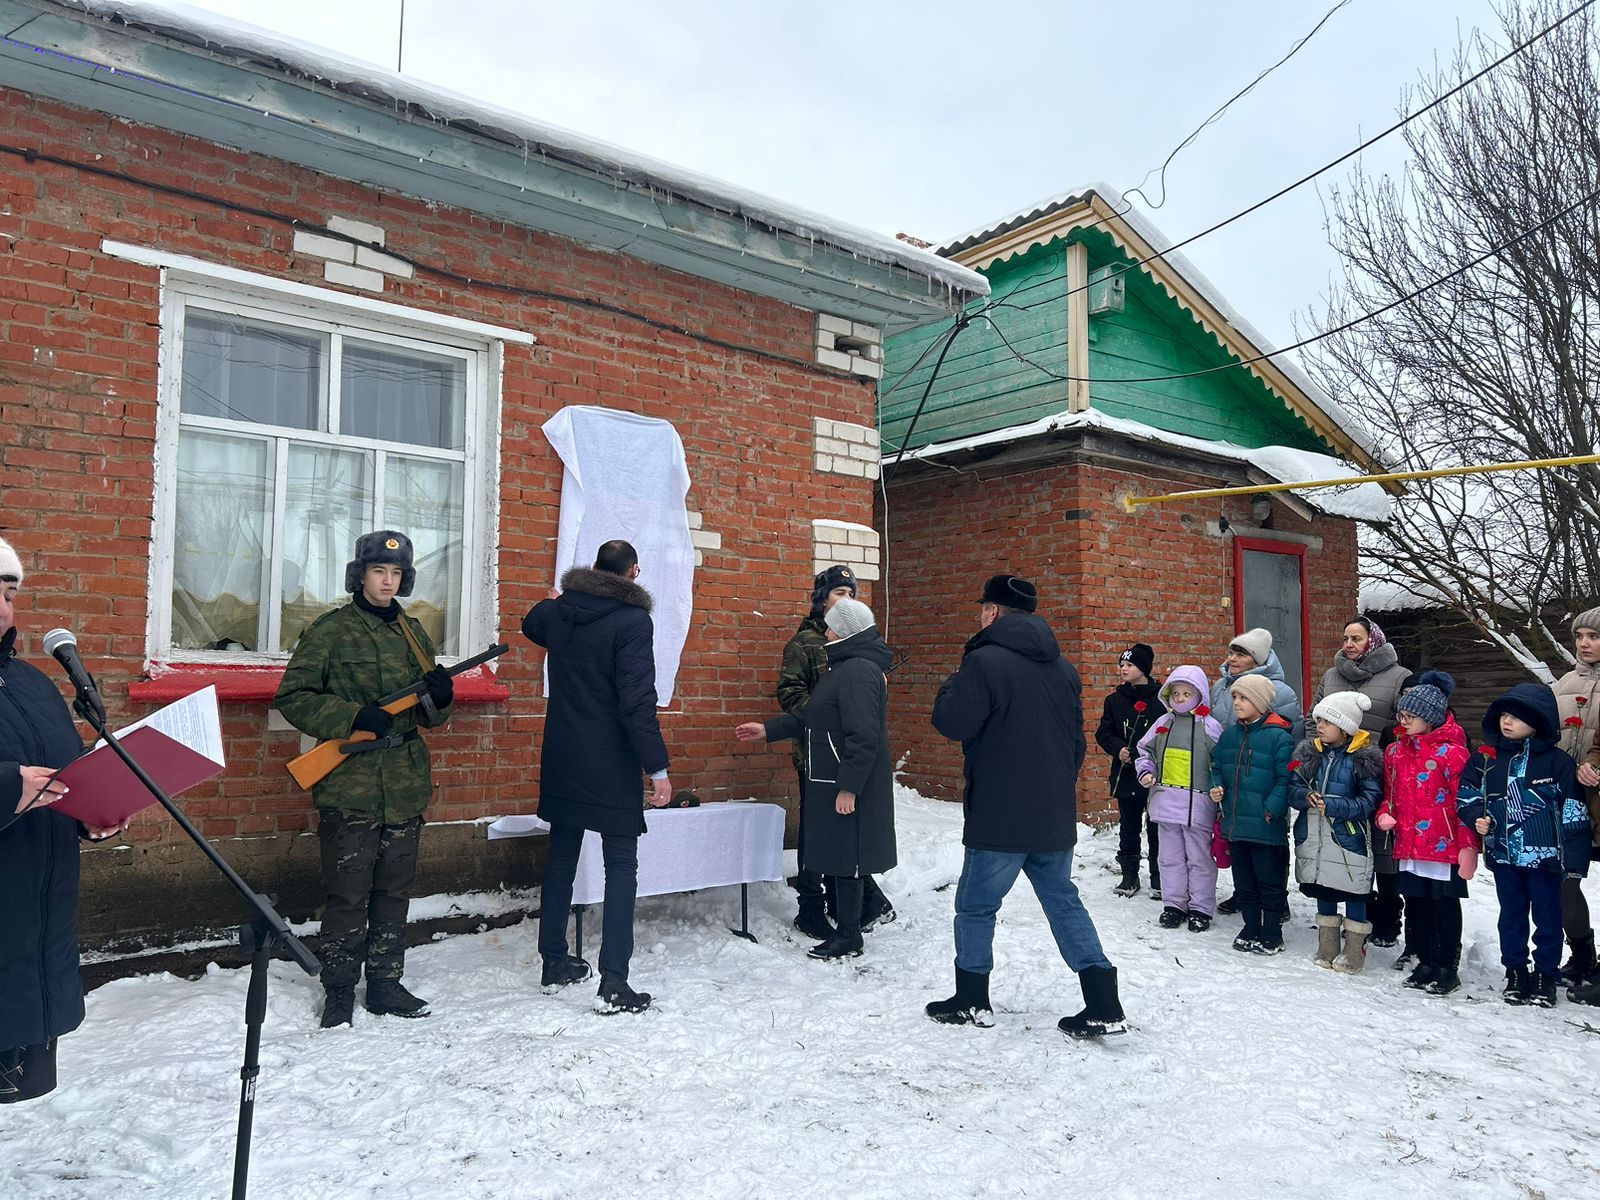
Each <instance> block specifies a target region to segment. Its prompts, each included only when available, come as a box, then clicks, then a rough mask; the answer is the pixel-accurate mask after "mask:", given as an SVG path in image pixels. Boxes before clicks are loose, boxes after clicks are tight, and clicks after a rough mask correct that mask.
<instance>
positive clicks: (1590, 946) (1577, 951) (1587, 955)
mask: <svg viewBox="0 0 1600 1200" xmlns="http://www.w3.org/2000/svg"><path fill="white" fill-rule="evenodd" d="M1568 944H1569V945H1570V946H1571V947H1572V953H1570V954H1569V955H1567V961H1566V962H1564V963H1562V964H1561V978H1562V979H1563V980H1564V981H1565V982H1566V984H1567V986H1568V987H1569V988H1570V987H1576V986H1577V985H1578V984H1580V983H1582V982H1584V981H1585V980H1586V979H1588V978H1589V977H1590V976H1591V975H1593V974H1594V971H1595V960H1594V933H1593V932H1590V934H1589V935H1588V936H1587V937H1582V938H1574V939H1572V940H1571V941H1570V942H1569V943H1568Z"/></svg>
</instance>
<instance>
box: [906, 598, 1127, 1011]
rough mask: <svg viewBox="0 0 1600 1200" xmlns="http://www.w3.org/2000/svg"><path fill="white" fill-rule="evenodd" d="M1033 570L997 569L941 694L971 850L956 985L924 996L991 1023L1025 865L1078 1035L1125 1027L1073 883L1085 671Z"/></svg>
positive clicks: (960, 909) (959, 890)
mask: <svg viewBox="0 0 1600 1200" xmlns="http://www.w3.org/2000/svg"><path fill="white" fill-rule="evenodd" d="M1038 602H1039V599H1038V591H1037V590H1036V589H1035V588H1034V586H1033V584H1031V583H1029V582H1028V581H1027V580H1026V579H1019V578H1017V577H1016V576H1014V575H996V576H994V577H993V578H991V579H990V580H989V582H988V583H987V584H985V585H984V589H983V596H982V598H981V600H980V601H979V604H980V616H979V624H980V629H979V631H978V633H977V634H976V636H974V637H973V638H972V639H971V640H970V641H968V642H967V645H966V649H965V651H964V652H963V654H962V660H961V669H960V670H958V671H957V672H956V673H955V674H954V675H951V676H950V678H948V679H946V680H945V682H944V686H942V687H941V688H940V689H939V696H938V699H936V700H935V701H934V704H933V725H934V728H936V729H937V730H938V731H939V732H940V733H942V734H944V736H945V737H947V738H950V739H951V740H953V741H959V742H960V743H961V749H962V753H963V755H964V756H965V758H966V781H967V786H966V798H965V807H966V824H965V828H964V830H963V834H962V839H961V840H962V844H963V845H965V846H966V861H965V862H964V863H963V865H962V868H961V879H960V882H959V883H957V885H956V920H955V941H956V994H955V995H954V996H952V997H950V998H949V999H948V1000H942V1001H936V1002H935V1003H933V1004H930V1005H928V1006H927V1012H928V1015H929V1016H930V1017H932V1018H933V1019H934V1020H935V1021H940V1022H944V1023H946V1024H973V1025H992V1024H994V1012H993V1009H992V1008H991V1006H990V1004H989V972H990V970H991V969H992V968H993V966H994V957H993V945H994V922H995V914H996V913H998V912H999V911H1000V904H1001V902H1002V901H1003V900H1004V899H1005V897H1006V893H1008V892H1009V891H1010V890H1011V887H1012V885H1013V884H1014V883H1016V880H1017V875H1018V874H1019V873H1024V874H1026V875H1027V876H1028V882H1029V883H1031V884H1032V885H1033V890H1034V894H1035V895H1037V896H1038V898H1039V903H1040V905H1041V906H1042V907H1043V908H1044V911H1045V916H1046V917H1047V918H1048V919H1049V921H1050V931H1051V933H1052V934H1054V935H1055V939H1056V945H1057V947H1058V948H1059V949H1060V951H1061V956H1062V957H1063V958H1064V959H1066V962H1067V965H1068V966H1069V967H1071V968H1072V969H1073V970H1074V971H1075V972H1077V974H1078V980H1079V983H1080V984H1081V986H1082V988H1083V1000H1084V1008H1083V1011H1081V1012H1079V1013H1077V1014H1075V1015H1073V1016H1070V1017H1063V1018H1062V1019H1061V1021H1060V1029H1061V1030H1062V1032H1063V1033H1066V1034H1067V1035H1068V1036H1070V1037H1078V1038H1085V1037H1101V1036H1103V1035H1105V1034H1108V1033H1123V1032H1125V1031H1126V1030H1127V1024H1126V1022H1125V1020H1124V1017H1123V1013H1122V1005H1121V1003H1120V1001H1119V1000H1118V999H1117V969H1116V968H1115V967H1114V966H1112V965H1111V963H1110V962H1109V961H1108V960H1107V958H1106V956H1105V952H1104V951H1103V950H1102V949H1101V948H1100V935H1099V934H1098V933H1097V932H1096V931H1095V927H1094V921H1093V920H1092V919H1091V918H1090V916H1089V913H1088V911H1087V910H1086V909H1085V908H1084V906H1083V900H1082V899H1081V898H1080V897H1079V895H1078V889H1077V887H1076V886H1074V884H1073V882H1072V848H1073V846H1074V845H1075V844H1076V843H1077V838H1078V800H1077V786H1078V772H1079V770H1080V769H1081V768H1082V766H1083V756H1084V753H1085V751H1086V750H1087V748H1088V741H1087V739H1086V738H1085V737H1084V736H1083V699H1082V688H1081V685H1080V684H1079V682H1078V672H1077V671H1076V670H1074V669H1073V667H1072V664H1071V663H1069V662H1067V661H1066V660H1065V659H1064V658H1062V657H1061V647H1060V646H1059V645H1058V644H1057V642H1056V636H1055V634H1054V633H1053V632H1051V629H1050V626H1049V625H1048V624H1047V623H1046V622H1045V620H1044V618H1043V617H1040V616H1038V615H1036V614H1035V612H1034V610H1035V609H1036V608H1037V607H1038Z"/></svg>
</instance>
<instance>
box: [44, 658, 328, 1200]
mask: <svg viewBox="0 0 1600 1200" xmlns="http://www.w3.org/2000/svg"><path fill="white" fill-rule="evenodd" d="M99 701H100V698H99V696H98V695H96V694H95V693H94V692H93V691H90V690H87V689H83V690H80V691H79V693H78V703H76V704H74V705H73V707H74V708H75V709H76V710H77V711H78V713H79V715H80V716H82V717H83V718H84V719H85V720H87V721H88V722H89V724H90V725H92V726H93V727H94V729H95V732H97V733H98V734H99V735H100V736H101V737H103V738H105V740H106V745H108V746H110V747H111V749H112V750H113V751H114V752H115V753H116V756H117V757H118V758H120V759H121V760H122V761H123V762H124V763H126V764H127V766H128V769H129V770H130V771H132V772H133V773H134V775H136V776H137V777H138V779H139V782H140V783H142V784H144V786H145V789H146V790H147V791H148V792H149V793H150V794H151V795H152V796H154V797H155V798H156V799H157V800H158V801H160V802H161V807H162V808H164V809H166V810H167V813H168V814H169V815H170V816H171V817H172V819H173V820H174V821H176V822H177V823H178V827H179V828H180V829H182V830H183V831H184V832H185V833H186V834H188V835H189V837H190V839H191V840H193V842H194V844H195V845H196V846H199V847H200V849H201V851H202V852H203V853H204V854H205V856H206V857H207V858H209V859H210V860H211V865H212V866H214V867H216V868H217V870H219V871H221V872H222V875H223V878H225V879H226V880H227V881H228V882H229V883H231V884H232V885H233V888H234V890H235V891H237V892H238V893H239V895H240V896H242V897H243V898H244V902H245V905H246V906H247V907H248V908H249V909H250V920H249V922H248V923H247V924H244V925H241V926H239V944H240V945H242V946H243V947H244V948H245V950H246V952H247V953H248V954H249V955H250V990H249V992H248V993H247V995H246V997H245V1003H244V1024H245V1039H244V1066H243V1067H241V1068H240V1070H239V1129H238V1136H237V1139H236V1141H235V1143H234V1152H233V1195H234V1200H244V1195H245V1190H246V1186H247V1183H248V1180H249V1176H250V1134H251V1131H252V1127H253V1125H254V1121H255V1108H256V1080H257V1079H258V1078H259V1077H260V1075H261V1060H260V1052H261V1025H262V1022H263V1021H264V1020H265V1019H266V1015H267V966H268V963H269V962H270V961H271V959H272V952H273V951H274V950H275V949H277V948H278V947H280V946H281V947H282V948H283V949H284V950H285V951H287V952H288V955H289V957H290V958H292V959H294V961H295V962H297V963H299V964H300V968H301V970H303V971H305V973H306V974H307V975H316V974H317V973H319V972H320V971H321V970H322V964H321V963H320V962H318V961H317V957H316V955H314V954H312V953H311V951H310V950H308V949H306V946H305V944H304V943H303V942H301V941H300V939H299V938H297V937H295V935H294V934H293V933H291V932H290V931H289V926H288V924H287V923H286V922H285V921H284V919H283V917H282V916H281V915H280V914H279V913H278V910H277V909H275V908H273V907H272V902H271V901H270V900H269V899H268V898H267V897H266V896H263V895H261V894H260V893H258V892H256V891H255V890H254V889H253V888H251V886H250V885H249V884H248V883H246V882H245V881H244V880H243V879H242V878H241V877H240V876H239V873H238V872H237V871H235V870H234V869H233V868H232V867H231V866H229V865H228V862H227V860H226V859H225V858H223V857H222V855H220V854H218V853H217V850H216V847H214V846H213V845H212V844H211V843H210V842H208V841H206V839H205V837H204V835H203V834H201V832H200V831H199V830H198V829H196V828H195V827H194V826H193V825H192V824H191V823H190V821H189V818H188V817H186V816H184V815H183V812H182V811H181V810H180V809H179V808H178V806H177V805H176V804H174V803H173V802H172V797H171V796H169V795H167V794H166V792H164V791H162V790H161V785H160V784H158V783H156V781H155V780H154V779H151V778H150V775H149V773H148V772H147V771H146V770H145V769H144V768H143V767H141V766H140V765H139V763H138V761H137V760H136V759H135V758H134V757H133V755H131V754H129V753H128V751H127V750H126V749H124V748H123V745H122V743H121V742H119V741H118V740H117V738H116V735H115V734H113V733H112V732H111V728H110V722H109V721H107V720H106V718H105V709H104V708H103V707H102V706H101V705H100V702H99Z"/></svg>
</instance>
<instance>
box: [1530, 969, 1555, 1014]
mask: <svg viewBox="0 0 1600 1200" xmlns="http://www.w3.org/2000/svg"><path fill="white" fill-rule="evenodd" d="M1560 978H1561V977H1560V975H1559V974H1556V975H1552V974H1551V973H1549V972H1548V971H1535V972H1534V973H1533V986H1532V988H1531V989H1530V990H1529V993H1528V1003H1529V1004H1532V1005H1533V1006H1534V1007H1535V1008H1554V1007H1555V1006H1556V984H1557V983H1558V982H1560Z"/></svg>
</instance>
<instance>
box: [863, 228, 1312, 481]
mask: <svg viewBox="0 0 1600 1200" xmlns="http://www.w3.org/2000/svg"><path fill="white" fill-rule="evenodd" d="M1069 242H1081V243H1082V244H1083V245H1084V246H1085V248H1086V249H1087V252H1088V259H1089V269H1090V271H1091V272H1092V271H1094V270H1096V269H1099V268H1101V267H1106V266H1125V265H1128V264H1131V263H1132V262H1133V261H1134V260H1133V259H1132V258H1131V257H1130V256H1129V255H1128V254H1127V253H1126V252H1125V251H1124V250H1123V249H1122V248H1121V247H1120V246H1119V245H1118V244H1117V243H1116V242H1115V241H1114V240H1113V239H1112V238H1111V236H1110V235H1109V234H1107V233H1105V232H1103V231H1100V230H1094V229H1090V230H1077V231H1074V232H1073V233H1072V234H1071V235H1070V236H1068V237H1066V238H1061V237H1057V238H1053V239H1051V240H1050V241H1049V242H1046V243H1044V244H1040V245H1035V246H1033V247H1031V248H1029V249H1028V250H1027V251H1026V252H1025V253H1023V254H1019V255H1016V256H1014V257H1012V258H1009V259H1006V260H1004V261H1000V262H996V263H994V264H992V265H990V266H989V267H987V268H985V269H984V270H983V274H984V275H986V276H987V277H988V279H989V283H990V288H991V292H990V297H989V300H988V302H987V303H985V302H981V301H979V302H974V303H972V304H970V305H968V306H967V309H966V312H967V313H968V314H969V315H972V321H971V323H970V324H969V325H968V327H967V328H966V329H965V330H963V331H962V332H961V334H960V335H959V336H958V337H957V338H956V340H955V342H954V343H953V345H952V346H951V349H950V351H949V353H948V354H947V355H946V356H945V361H944V365H943V366H942V367H941V368H940V370H939V374H938V378H937V379H936V380H935V382H934V385H933V390H932V391H931V392H930V393H929V394H928V397H927V402H926V403H925V404H924V405H923V406H922V413H921V415H920V416H919V417H917V420H916V427H915V429H914V430H912V431H911V443H910V446H908V447H904V448H907V449H917V448H919V447H922V446H926V445H929V444H931V443H934V442H948V441H952V440H954V439H958V438H967V437H972V436H975V435H978V434H983V433H990V432H993V431H995V430H1000V429H1007V428H1009V427H1011V426H1014V425H1021V424H1025V423H1027V422H1029V421H1034V420H1038V419H1040V418H1043V417H1047V416H1052V415H1055V414H1057V413H1062V412H1065V411H1066V410H1067V407H1068V397H1067V391H1068V386H1069V385H1068V383H1067V382H1066V381H1065V380H1063V379H1058V378H1054V377H1053V376H1065V375H1069V374H1070V371H1069V370H1068V366H1067V331H1068V327H1069V326H1068V315H1067V307H1068V298H1067V290H1068V284H1067V249H1066V248H1067V245H1068V243H1069ZM1121 278H1122V281H1123V283H1124V284H1125V285H1126V295H1125V300H1124V305H1123V308H1122V311H1120V312H1106V313H1102V314H1099V315H1094V314H1091V315H1090V317H1089V375H1090V377H1091V380H1092V382H1091V383H1090V385H1089V402H1090V404H1091V405H1092V406H1093V407H1094V408H1096V409H1098V410H1099V411H1101V412H1103V413H1105V414H1106V415H1107V416H1112V417H1121V418H1125V419H1127V420H1132V421H1138V422H1141V423H1142V424H1145V425H1150V426H1153V427H1155V428H1157V429H1164V430H1168V431H1170V432H1172V433H1182V434H1187V435H1189V436H1190V437H1199V438H1206V439H1208V440H1214V441H1227V442H1233V443H1235V444H1237V445H1242V446H1268V445H1278V446H1292V447H1295V448H1297V449H1302V450H1311V451H1316V452H1319V453H1324V454H1326V453H1338V451H1337V450H1336V449H1334V448H1332V447H1330V446H1328V445H1327V444H1326V443H1324V442H1323V441H1322V439H1320V438H1319V437H1318V436H1317V434H1316V433H1315V432H1314V431H1313V430H1312V428H1311V426H1310V425H1308V424H1307V423H1306V422H1305V421H1304V420H1303V419H1302V418H1301V417H1300V416H1299V415H1297V414H1296V413H1294V412H1293V411H1291V410H1290V409H1289V408H1288V407H1287V406H1286V405H1285V404H1284V402H1283V401H1282V400H1281V399H1280V398H1279V397H1278V396H1277V395H1275V394H1274V393H1273V392H1272V391H1271V390H1270V389H1269V388H1268V387H1267V386H1266V385H1265V384H1264V383H1262V382H1261V381H1260V380H1259V379H1258V378H1256V377H1255V376H1254V375H1252V374H1251V373H1250V372H1249V371H1247V370H1245V369H1243V368H1240V369H1238V370H1232V371H1221V372H1218V373H1216V374H1213V375H1203V376H1199V377H1196V378H1191V379H1170V380H1164V381H1162V382H1157V383H1118V382H1116V381H1117V380H1118V379H1127V378H1142V377H1148V376H1152V375H1182V374H1185V373H1188V372H1191V371H1203V370H1206V369H1208V368H1212V367H1218V366H1224V365H1226V364H1228V363H1231V362H1237V361H1238V360H1237V358H1236V357H1235V356H1234V355H1233V354H1232V353H1230V352H1229V351H1228V350H1226V349H1224V348H1223V346H1222V345H1221V344H1220V343H1219V342H1218V341H1217V339H1216V337H1215V336H1214V335H1213V334H1211V333H1209V332H1208V331H1207V330H1206V329H1205V327H1204V326H1203V325H1201V323H1200V322H1199V321H1198V320H1197V319H1196V318H1195V317H1194V316H1193V314H1191V313H1190V312H1189V310H1188V309H1186V308H1185V307H1184V306H1183V305H1182V304H1180V303H1179V302H1178V301H1177V300H1176V299H1174V298H1173V297H1172V296H1171V295H1169V294H1168V293H1167V292H1166V291H1165V290H1164V289H1163V288H1162V287H1161V285H1160V284H1158V283H1156V282H1155V281H1154V280H1153V279H1152V278H1151V277H1150V276H1149V275H1148V274H1146V273H1145V272H1144V271H1142V270H1139V269H1138V268H1134V269H1132V270H1129V271H1127V272H1126V273H1125V274H1124V275H1122V277H1121ZM979 313H983V314H984V315H981V316H980V315H976V314H979ZM950 328H951V322H950V321H942V322H940V323H938V324H936V325H929V326H924V327H923V328H921V329H916V330H911V331H908V332H906V333H902V334H897V335H895V336H892V337H890V338H889V339H888V340H887V341H886V342H885V344H884V370H883V380H882V383H881V385H880V387H879V395H880V397H883V399H882V401H881V403H880V405H879V424H880V427H881V429H882V433H883V447H884V452H885V453H886V454H892V453H895V452H896V451H898V450H900V449H902V445H901V443H902V442H903V441H904V440H905V436H906V432H907V429H908V427H909V426H910V423H911V418H912V414H913V413H914V412H916V410H917V406H918V404H919V403H920V402H921V401H922V395H923V390H924V389H925V388H926V387H927V384H928V378H929V376H930V374H932V371H933V366H934V362H935V360H936V359H937V358H938V355H939V350H938V345H937V344H938V343H939V342H940V340H941V339H942V338H944V337H945V336H946V335H947V334H948V333H949V331H950ZM919 358H921V362H920V363H919V362H918V359H919ZM913 364H915V366H913ZM908 371H910V376H909V378H908V377H907V372H908Z"/></svg>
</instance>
